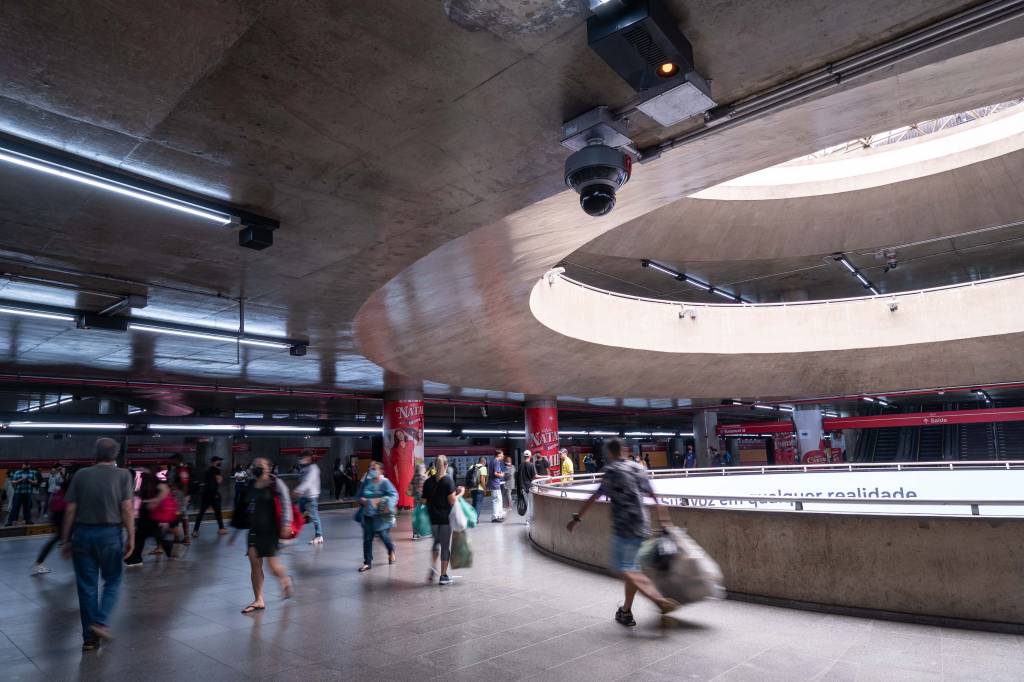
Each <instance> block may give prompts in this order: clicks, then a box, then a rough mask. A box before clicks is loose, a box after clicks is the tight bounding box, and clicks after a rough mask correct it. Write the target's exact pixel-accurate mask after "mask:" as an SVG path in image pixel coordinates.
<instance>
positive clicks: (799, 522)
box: [530, 494, 1024, 630]
mask: <svg viewBox="0 0 1024 682" xmlns="http://www.w3.org/2000/svg"><path fill="white" fill-rule="evenodd" d="M533 502H534V508H533V518H532V521H531V527H530V537H531V539H532V541H533V542H534V543H535V544H536V545H537V546H538V547H540V548H541V549H542V550H544V551H546V552H548V553H550V554H553V555H555V556H558V557H561V558H564V559H568V560H570V561H573V562H576V563H580V564H584V565H587V566H590V567H594V568H597V569H600V570H606V568H607V566H608V563H609V553H610V536H611V517H610V514H609V511H608V505H607V504H603V503H601V504H598V505H597V506H596V507H594V508H593V509H592V511H591V512H590V513H589V514H588V515H587V517H586V519H585V520H584V522H583V523H581V524H580V525H579V526H578V527H577V529H576V532H575V533H573V534H572V535H570V534H569V533H568V532H567V531H566V529H565V524H566V523H567V522H568V521H569V518H570V516H571V515H572V514H573V512H576V511H577V510H578V509H579V508H580V507H581V506H582V504H583V503H582V501H579V500H573V499H569V498H560V497H553V496H549V495H540V494H535V495H534V496H533ZM669 514H670V516H671V518H672V521H673V523H675V524H676V525H679V526H682V527H685V528H686V529H687V531H688V532H689V533H690V535H692V536H693V538H694V539H695V540H696V541H697V542H698V543H700V545H701V546H702V547H704V549H705V550H707V552H708V553H709V554H710V555H711V556H712V557H713V558H714V559H715V560H716V561H718V563H719V565H720V566H721V568H722V572H723V574H724V575H725V587H726V589H727V590H728V591H729V592H730V594H734V595H751V596H756V597H765V598H769V599H772V600H780V601H783V602H792V603H795V604H798V605H804V606H807V605H813V606H815V607H820V608H823V609H826V610H827V609H835V610H856V611H860V610H863V611H865V612H867V613H878V612H885V613H886V614H888V615H890V616H893V617H896V618H904V619H909V620H913V619H920V618H925V619H939V620H943V621H948V620H956V621H966V622H969V623H964V624H975V625H976V626H978V627H982V628H994V629H1013V630H1024V593H1022V592H1021V590H1020V580H1021V576H1022V575H1024V519H1020V518H1012V519H994V518H981V517H922V516H916V517H915V516H894V515H886V516H879V515H867V514H863V515H861V514H828V513H813V512H756V511H731V510H726V509H699V508H682V507H672V508H670V509H669Z"/></svg>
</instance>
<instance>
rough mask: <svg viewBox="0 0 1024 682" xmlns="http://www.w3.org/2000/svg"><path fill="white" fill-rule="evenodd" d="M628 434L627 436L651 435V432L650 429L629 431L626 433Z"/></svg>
mask: <svg viewBox="0 0 1024 682" xmlns="http://www.w3.org/2000/svg"><path fill="white" fill-rule="evenodd" d="M626 435H627V436H650V435H651V432H650V431H628V432H627V433H626Z"/></svg>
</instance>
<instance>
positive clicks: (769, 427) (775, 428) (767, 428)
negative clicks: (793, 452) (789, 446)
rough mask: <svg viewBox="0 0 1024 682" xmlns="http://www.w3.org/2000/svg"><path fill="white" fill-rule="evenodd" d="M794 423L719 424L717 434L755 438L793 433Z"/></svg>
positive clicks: (716, 428) (716, 429)
mask: <svg viewBox="0 0 1024 682" xmlns="http://www.w3.org/2000/svg"><path fill="white" fill-rule="evenodd" d="M793 430H794V429H793V422H791V421H780V422H744V423H742V424H718V425H717V426H716V427H715V432H716V433H717V434H718V435H719V436H754V435H766V434H771V433H793Z"/></svg>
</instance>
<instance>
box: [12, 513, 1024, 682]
mask: <svg viewBox="0 0 1024 682" xmlns="http://www.w3.org/2000/svg"><path fill="white" fill-rule="evenodd" d="M351 518H352V512H351V511H343V512H329V513H325V514H324V521H325V535H326V537H327V544H326V545H324V546H323V548H322V549H314V548H312V547H310V546H309V545H307V544H304V543H303V544H297V545H294V546H293V547H292V548H290V549H288V550H287V551H286V553H285V561H286V564H287V565H288V567H289V570H290V572H291V573H292V574H293V575H294V576H295V581H296V587H297V590H296V591H297V594H296V596H295V598H294V599H292V600H289V601H282V600H281V599H280V597H279V595H278V593H277V589H276V586H274V587H271V589H270V591H269V592H268V599H267V610H266V611H264V612H262V613H260V614H258V615H256V616H243V615H241V614H240V613H239V611H240V610H241V608H242V607H243V606H245V605H246V604H247V603H249V601H250V600H251V591H250V588H249V574H248V565H247V562H246V560H245V558H244V557H243V555H242V545H241V544H236V545H234V546H228V544H227V538H225V537H218V536H217V535H216V534H215V532H214V528H215V527H211V526H210V525H209V524H207V525H206V526H204V535H203V537H201V538H200V539H199V540H197V541H194V544H193V546H192V549H191V550H190V552H189V554H188V555H187V556H186V557H185V558H184V559H183V560H181V561H178V562H175V563H173V564H169V565H168V564H166V563H165V562H164V561H163V560H162V559H160V560H157V559H156V558H154V557H150V556H147V557H146V565H145V566H143V567H142V568H141V569H133V570H132V571H130V572H129V573H128V574H127V575H126V576H125V583H124V586H123V591H122V598H121V603H120V604H119V606H118V609H117V612H116V616H115V619H114V622H113V623H112V626H113V627H114V629H115V632H116V635H117V639H116V641H114V642H113V643H111V644H109V645H108V646H106V647H104V648H103V649H102V650H101V651H100V652H91V653H84V654H83V653H82V652H81V651H80V645H81V641H80V625H79V620H78V611H77V600H76V597H75V589H74V581H73V575H72V572H71V566H70V563H69V562H65V561H63V560H62V559H60V558H59V557H56V556H54V557H51V560H50V561H49V562H48V563H49V565H50V566H51V568H53V573H50V574H48V575H45V576H40V577H32V576H30V575H29V570H30V569H31V567H32V560H33V557H34V555H35V552H36V551H38V548H39V546H40V544H41V543H42V542H43V539H18V540H8V541H2V542H0V594H2V596H3V598H2V599H0V679H3V680H37V679H38V680H43V679H45V680H47V681H49V682H54V681H56V680H74V679H82V680H100V679H104V680H112V679H144V680H147V681H148V680H188V681H189V682H199V681H200V680H234V679H249V678H254V679H280V680H304V681H305V680H417V681H421V680H425V679H431V678H438V679H447V680H451V679H466V680H477V679H479V680H487V681H488V682H495V681H497V680H514V679H526V678H530V679H550V680H558V681H559V682H565V681H566V680H588V681H589V682H594V681H596V680H619V679H630V680H679V679H691V680H705V679H716V680H785V681H787V682H788V681H790V680H897V679H898V680H909V679H914V680H918V679H921V680H932V679H934V680H942V679H950V680H953V679H957V680H959V679H979V680H1019V679H1024V638H1021V637H1017V636H1014V635H999V634H992V633H979V632H970V631H964V630H952V629H942V628H934V627H924V626H916V625H908V624H900V623H887V622H880V621H871V620H865V619H858V618H847V617H840V616H831V615H824V614H815V613H806V612H800V611H791V610H787V609H780V608H773V607H766V606H758V605H753V604H746V603H740V602H734V601H723V602H708V603H703V604H699V605H696V606H690V607H686V608H684V609H683V610H682V611H680V612H679V621H680V622H679V625H678V626H677V627H674V628H672V629H670V630H666V631H662V630H659V629H658V628H657V622H658V619H657V617H656V616H655V615H654V613H653V610H652V609H650V607H648V606H647V605H644V607H643V608H642V609H638V610H637V619H638V621H639V622H640V625H639V627H637V628H635V629H633V630H625V629H623V628H622V627H621V626H619V625H617V624H616V623H614V622H613V621H612V615H613V614H614V611H615V605H616V600H617V599H618V598H619V594H620V587H619V585H618V583H616V582H615V581H613V580H611V579H609V578H606V577H603V576H600V575H596V574H593V573H588V572H585V571H581V570H578V569H575V568H572V567H570V566H567V565H564V564H561V563H559V562H557V561H554V560H552V559H549V558H546V557H544V556H542V555H540V554H539V553H537V552H536V551H535V550H534V549H532V548H531V547H530V546H529V545H528V544H527V543H526V539H525V529H526V527H525V525H521V524H520V522H519V518H518V517H515V518H512V517H510V522H509V523H505V524H503V525H498V524H489V523H484V524H483V525H481V526H480V527H479V528H477V529H475V530H473V531H471V532H472V542H473V543H474V552H475V557H474V559H475V562H474V566H473V568H471V569H466V570H462V571H453V573H459V574H462V576H463V577H462V578H461V579H460V580H457V581H456V584H455V585H453V586H452V587H445V588H441V587H437V586H436V585H435V586H427V585H426V584H425V582H424V579H425V577H426V574H427V570H426V562H427V559H426V557H427V554H428V552H429V547H428V544H427V543H426V542H422V541H421V542H415V543H414V542H412V541H411V540H410V538H409V535H410V534H409V531H408V521H407V520H406V521H405V522H404V524H402V525H401V526H400V529H399V530H396V532H395V539H396V542H397V544H398V563H397V564H395V565H394V566H387V565H386V564H384V565H377V566H375V567H374V569H373V570H372V571H371V572H370V573H368V574H365V575H359V574H357V573H356V569H357V568H358V566H359V564H360V560H361V540H360V529H359V527H358V526H357V525H356V524H354V523H352V522H351ZM307 532H308V531H307ZM306 539H308V538H306Z"/></svg>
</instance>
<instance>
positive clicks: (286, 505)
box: [231, 457, 292, 614]
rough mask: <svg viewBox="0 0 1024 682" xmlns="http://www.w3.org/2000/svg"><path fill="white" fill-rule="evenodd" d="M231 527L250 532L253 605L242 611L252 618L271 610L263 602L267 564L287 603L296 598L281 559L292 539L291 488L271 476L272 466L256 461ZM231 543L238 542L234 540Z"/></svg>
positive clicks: (262, 459)
mask: <svg viewBox="0 0 1024 682" xmlns="http://www.w3.org/2000/svg"><path fill="white" fill-rule="evenodd" d="M279 509H280V513H279V512H278V510H279ZM231 525H232V526H234V527H235V528H238V529H244V530H248V531H249V538H248V540H249V541H248V547H249V548H248V550H247V555H248V556H249V566H250V569H251V571H250V573H251V578H252V593H253V600H252V603H251V604H249V605H248V606H246V607H245V608H244V609H242V613H245V614H249V613H253V612H255V611H262V610H263V609H265V608H267V605H266V602H265V601H263V581H264V576H263V560H264V559H266V560H267V564H268V565H269V566H270V572H271V573H273V574H274V577H276V578H277V579H278V581H280V583H281V591H282V592H284V597H285V599H287V598H289V597H291V596H292V579H291V577H290V576H289V575H288V572H287V571H285V568H284V565H283V564H282V563H281V559H280V558H278V556H277V550H278V546H279V541H280V539H287V538H289V537H291V528H292V501H291V497H290V496H289V494H288V486H286V485H285V484H284V482H283V481H281V480H280V479H279V478H277V477H276V476H272V475H271V473H270V462H269V461H268V460H266V459H264V458H262V457H258V458H256V459H255V460H253V463H252V481H251V482H250V483H249V485H248V487H247V488H246V489H245V492H243V493H242V495H241V496H240V499H239V504H238V506H237V507H236V508H235V512H234V514H232V516H231ZM231 541H232V542H234V536H232V538H231Z"/></svg>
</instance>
